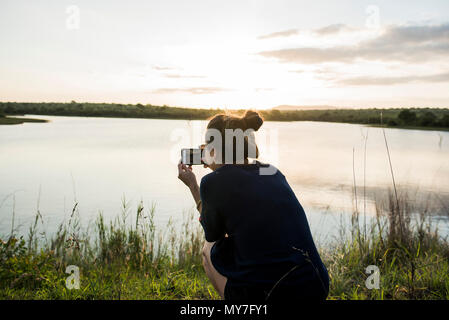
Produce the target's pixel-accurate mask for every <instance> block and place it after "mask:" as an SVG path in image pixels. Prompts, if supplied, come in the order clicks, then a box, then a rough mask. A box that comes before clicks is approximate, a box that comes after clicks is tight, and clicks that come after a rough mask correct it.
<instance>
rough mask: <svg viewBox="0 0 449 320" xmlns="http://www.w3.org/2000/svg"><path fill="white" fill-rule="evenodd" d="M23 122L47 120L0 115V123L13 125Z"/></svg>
mask: <svg viewBox="0 0 449 320" xmlns="http://www.w3.org/2000/svg"><path fill="white" fill-rule="evenodd" d="M25 122H38V123H42V122H48V121H47V120H43V119H33V118H15V117H2V116H0V125H13V124H22V123H25Z"/></svg>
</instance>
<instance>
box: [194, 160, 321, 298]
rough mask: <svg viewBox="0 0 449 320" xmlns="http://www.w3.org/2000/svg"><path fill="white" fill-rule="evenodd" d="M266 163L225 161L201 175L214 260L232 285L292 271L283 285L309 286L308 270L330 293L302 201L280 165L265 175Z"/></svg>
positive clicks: (268, 280) (264, 281)
mask: <svg viewBox="0 0 449 320" xmlns="http://www.w3.org/2000/svg"><path fill="white" fill-rule="evenodd" d="M261 166H265V165H263V164H261V163H260V162H256V164H250V165H224V166H222V167H220V168H218V169H217V170H215V171H214V172H212V173H210V174H208V175H206V176H205V177H204V178H203V179H202V181H201V185H200V194H201V199H202V205H203V209H202V212H201V223H202V225H203V227H204V230H205V235H206V240H207V241H209V242H213V241H217V242H216V243H215V245H214V247H213V248H212V251H211V261H212V263H213V264H214V266H215V268H216V269H217V271H218V272H220V273H221V274H223V275H224V276H226V277H227V278H228V282H229V285H232V286H245V287H247V286H248V285H256V286H266V287H270V286H273V285H274V284H275V283H276V282H278V281H279V280H280V278H281V277H282V276H284V275H286V273H288V272H289V271H291V273H290V274H289V275H288V277H289V278H285V279H284V280H283V281H281V282H280V283H279V284H278V285H279V286H297V285H300V284H302V285H304V280H305V275H304V272H306V273H307V274H308V276H307V277H306V278H308V279H309V280H310V279H311V278H313V279H315V280H318V281H320V286H321V287H322V288H323V291H326V292H325V294H326V295H327V290H328V285H329V284H328V282H329V279H328V275H327V271H326V268H325V267H324V265H323V264H322V262H321V259H320V257H319V255H318V252H317V250H316V247H315V244H314V242H313V239H312V235H311V232H310V228H309V225H308V222H307V218H306V216H305V213H304V210H303V208H302V206H301V204H300V203H299V201H298V200H297V198H296V196H295V194H294V192H293V191H292V189H291V188H290V186H289V185H288V183H287V181H286V179H285V177H284V175H283V174H282V173H281V172H280V171H279V170H276V173H275V174H273V175H263V174H260V168H261ZM225 234H227V235H228V237H224V235H225ZM311 272H312V274H310V273H311ZM317 275H318V277H317ZM323 294H324V293H323Z"/></svg>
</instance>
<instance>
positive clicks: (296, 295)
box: [224, 263, 329, 302]
mask: <svg viewBox="0 0 449 320" xmlns="http://www.w3.org/2000/svg"><path fill="white" fill-rule="evenodd" d="M328 293H329V281H328V279H325V280H323V279H322V277H321V276H320V274H319V272H318V270H317V269H316V268H315V267H314V266H313V264H311V263H305V264H304V265H302V266H296V267H294V270H291V271H290V272H288V273H287V274H285V275H284V276H283V277H282V278H281V279H280V281H278V283H277V284H274V283H273V284H267V285H255V284H252V285H248V284H242V283H237V282H233V281H232V280H230V279H228V281H227V283H226V286H225V290H224V296H225V300H256V301H266V302H273V301H286V300H315V301H324V300H326V298H327V295H328Z"/></svg>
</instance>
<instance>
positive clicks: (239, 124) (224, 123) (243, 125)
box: [207, 110, 263, 164]
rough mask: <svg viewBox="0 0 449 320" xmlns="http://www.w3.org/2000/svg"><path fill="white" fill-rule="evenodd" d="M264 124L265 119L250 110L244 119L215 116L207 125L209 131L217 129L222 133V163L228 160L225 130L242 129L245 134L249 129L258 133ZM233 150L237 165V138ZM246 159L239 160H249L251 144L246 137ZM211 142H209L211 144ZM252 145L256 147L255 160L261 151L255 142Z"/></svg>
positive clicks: (231, 116)
mask: <svg viewBox="0 0 449 320" xmlns="http://www.w3.org/2000/svg"><path fill="white" fill-rule="evenodd" d="M262 124H263V118H262V117H261V116H260V115H259V113H258V112H256V111H253V110H248V111H246V112H245V114H244V115H243V117H239V116H236V115H233V114H217V115H215V116H213V117H212V118H211V119H210V120H209V123H208V125H207V129H216V130H218V131H219V132H220V133H221V137H222V159H221V160H222V163H225V159H226V157H225V156H226V150H225V148H226V141H225V140H226V134H225V130H226V129H232V130H237V129H241V130H242V131H243V132H245V131H246V130H248V129H251V130H254V131H257V130H259V128H260V127H261V126H262ZM232 139H233V141H232V149H233V153H232V154H233V163H234V164H235V163H237V158H236V157H237V154H236V153H237V152H236V144H237V139H236V137H233V138H232ZM243 141H244V159H239V160H245V161H246V160H247V159H248V154H249V152H248V151H249V148H248V144H249V143H250V142H249V140H248V136H246V135H245V136H244V140H243ZM209 142H210V141H208V143H209ZM252 143H254V146H255V153H256V154H255V158H258V157H259V149H258V148H257V145H255V142H254V141H253V142H252Z"/></svg>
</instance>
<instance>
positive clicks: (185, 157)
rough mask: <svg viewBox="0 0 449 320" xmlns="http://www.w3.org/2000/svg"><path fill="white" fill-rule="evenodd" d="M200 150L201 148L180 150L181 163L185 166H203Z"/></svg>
mask: <svg viewBox="0 0 449 320" xmlns="http://www.w3.org/2000/svg"><path fill="white" fill-rule="evenodd" d="M202 150H203V149H201V148H198V149H194V148H190V149H188V148H185V149H181V163H183V164H187V165H200V164H204V162H203V159H202Z"/></svg>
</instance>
